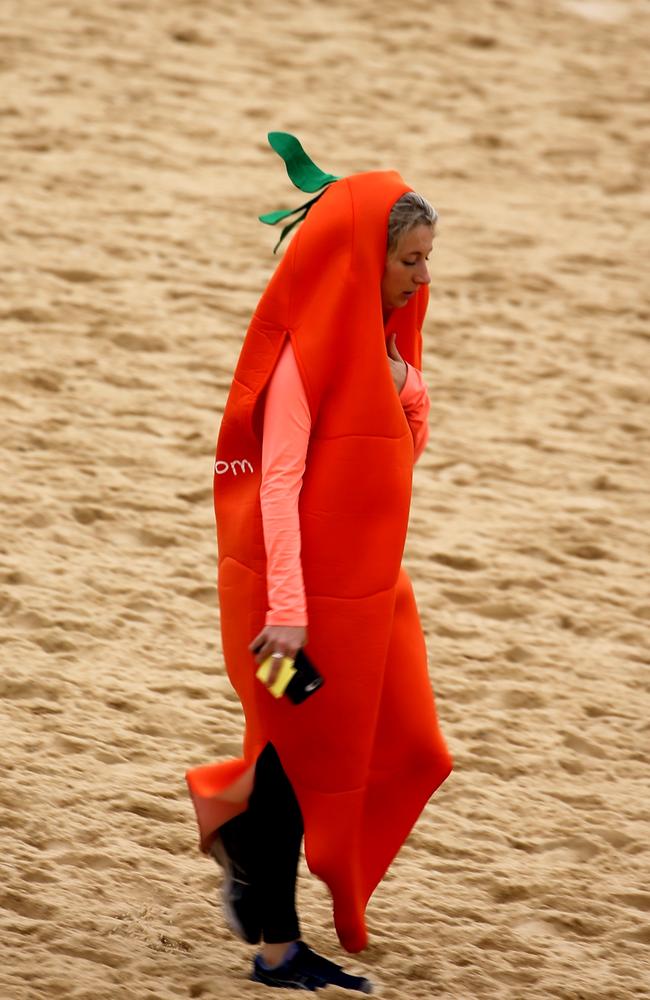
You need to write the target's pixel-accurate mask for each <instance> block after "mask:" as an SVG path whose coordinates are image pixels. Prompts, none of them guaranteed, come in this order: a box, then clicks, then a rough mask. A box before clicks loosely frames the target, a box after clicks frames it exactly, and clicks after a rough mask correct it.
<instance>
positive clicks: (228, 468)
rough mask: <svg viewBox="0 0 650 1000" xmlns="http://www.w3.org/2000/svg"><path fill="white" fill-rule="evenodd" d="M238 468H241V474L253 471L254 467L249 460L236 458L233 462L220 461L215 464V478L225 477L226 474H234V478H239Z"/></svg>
mask: <svg viewBox="0 0 650 1000" xmlns="http://www.w3.org/2000/svg"><path fill="white" fill-rule="evenodd" d="M237 467H239V471H240V472H252V471H253V466H252V465H251V463H250V462H249V461H248V459H247V458H234V459H233V460H232V461H231V462H224V461H223V460H219V459H218V460H217V461H216V462H215V463H214V474H215V476H223V475H225V473H226V472H232V474H233V476H237V475H238V472H237Z"/></svg>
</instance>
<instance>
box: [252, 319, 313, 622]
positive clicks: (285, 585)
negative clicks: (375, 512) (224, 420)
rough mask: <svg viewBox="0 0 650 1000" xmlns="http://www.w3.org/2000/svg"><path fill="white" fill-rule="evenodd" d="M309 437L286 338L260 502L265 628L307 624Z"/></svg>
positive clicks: (272, 385) (267, 426) (271, 402)
mask: <svg viewBox="0 0 650 1000" xmlns="http://www.w3.org/2000/svg"><path fill="white" fill-rule="evenodd" d="M310 432H311V414H310V412H309V405H308V403H307V396H306V395H305V390H304V386H303V384H302V379H301V377H300V372H299V371H298V365H297V364H296V358H295V355H294V353H293V348H292V346H291V340H290V339H289V338H287V340H286V342H285V345H284V347H283V349H282V352H281V354H280V358H279V360H278V363H277V365H276V366H275V368H274V370H273V374H272V375H271V378H270V380H269V384H268V390H267V394H266V400H265V403H264V428H263V436H262V484H261V486H260V503H261V507H262V524H263V531H264V547H265V549H266V560H267V564H266V586H267V591H268V599H269V609H268V611H267V613H266V618H265V622H264V624H265V625H295V626H298V625H302V626H306V625H307V602H306V599H305V588H304V583H303V576H302V564H301V562H300V519H299V516H298V498H299V496H300V490H301V487H302V477H303V474H304V471H305V459H306V456H307V448H308V445H309V435H310Z"/></svg>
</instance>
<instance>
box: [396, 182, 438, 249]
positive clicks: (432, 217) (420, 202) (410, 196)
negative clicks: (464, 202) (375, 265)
mask: <svg viewBox="0 0 650 1000" xmlns="http://www.w3.org/2000/svg"><path fill="white" fill-rule="evenodd" d="M437 219H438V213H437V212H436V210H435V208H434V207H433V205H430V204H429V202H428V201H427V200H426V198H423V197H422V195H421V194H417V192H415V191H407V192H406V194H403V195H402V197H401V198H398V200H397V201H396V202H395V204H394V205H393V207H392V208H391V210H390V215H389V216H388V245H387V252H388V253H393V251H394V250H395V249H396V248H397V244H398V243H399V240H400V237H401V236H403V235H404V233H407V232H408V231H409V230H410V229H413V228H414V227H415V226H431V227H432V228H433V226H435V224H436V222H437Z"/></svg>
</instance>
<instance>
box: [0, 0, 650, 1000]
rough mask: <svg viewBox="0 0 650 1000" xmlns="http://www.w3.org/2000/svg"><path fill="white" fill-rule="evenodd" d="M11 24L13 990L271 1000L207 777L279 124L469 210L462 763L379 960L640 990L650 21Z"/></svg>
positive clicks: (427, 464) (451, 673)
mask: <svg viewBox="0 0 650 1000" xmlns="http://www.w3.org/2000/svg"><path fill="white" fill-rule="evenodd" d="M1 8H2V18H1V27H0V70H1V83H0V129H1V154H2V155H1V157H0V197H1V199H2V227H1V229H0V265H1V266H0V282H1V285H2V291H1V297H0V319H1V343H2V365H1V370H0V406H1V412H0V421H1V428H2V429H1V432H0V444H1V448H0V456H1V458H0V463H1V464H0V473H1V478H0V492H1V496H2V538H1V540H0V602H1V604H0V607H1V611H2V618H1V626H0V648H1V657H2V671H1V673H0V685H1V692H2V743H1V753H2V766H3V781H2V786H1V790H0V810H1V822H0V831H1V832H0V836H1V846H0V869H1V872H2V879H1V887H0V907H1V911H0V998H1V1000H41V998H43V1000H44V998H48V1000H51V998H66V1000H68V998H70V1000H121V998H125V1000H145V998H147V1000H153V998H155V1000H172V998H178V997H202V998H206V1000H207V998H210V1000H235V998H237V1000H239V998H242V997H260V998H261V997H264V996H267V995H269V996H270V995H271V994H270V991H269V992H268V993H267V991H265V989H264V988H263V987H257V986H255V985H254V984H252V983H249V982H248V981H247V978H246V977H247V974H248V962H249V960H250V951H249V950H248V949H247V948H246V947H245V946H244V945H241V944H239V943H237V942H235V941H233V940H232V939H231V938H230V937H229V935H228V933H227V932H226V930H225V928H224V925H223V922H222V919H221V914H220V910H219V902H218V893H217V889H218V883H219V879H218V872H217V869H216V867H215V866H214V865H213V864H212V863H211V862H210V861H208V860H206V859H205V858H203V857H201V856H200V855H199V854H198V852H197V849H196V831H195V825H194V819H193V814H192V811H191V806H190V803H189V800H188V798H187V796H186V792H185V786H184V778H183V775H184V771H185V769H186V768H187V767H188V766H191V765H194V764H197V763H199V762H206V761H209V760H213V759H217V758H221V757H225V756H230V755H237V754H238V752H239V748H240V734H241V727H242V719H241V712H240V708H239V704H238V702H237V699H236V697H235V696H234V694H233V692H232V691H231V690H230V688H229V685H228V683H227V680H226V679H225V677H224V670H223V661H222V655H221V650H220V644H219V631H218V624H219V622H218V613H217V609H216V593H215V563H216V546H215V539H214V528H213V514H212V507H211V468H212V460H213V454H214V442H215V439H216V432H217V427H218V422H219V416H220V412H221V411H222V409H223V405H224V402H225V398H226V393H227V390H228V387H229V384H230V379H231V375H232V370H233V367H234V363H235V360H236V357H237V354H238V351H239V345H240V343H241V340H242V336H243V332H244V330H245V327H246V324H247V321H248V318H249V316H250V313H251V311H252V309H253V308H254V305H255V303H256V301H257V298H258V296H259V294H260V292H261V290H262V288H263V286H264V284H265V282H266V280H267V278H268V276H269V275H270V273H271V270H272V267H273V263H274V261H273V257H272V255H271V252H270V251H271V247H272V246H273V242H274V231H272V230H270V229H267V228H265V227H263V226H261V225H260V224H259V223H258V222H257V221H256V216H257V214H258V213H259V212H263V211H268V210H270V209H273V208H278V207H282V206H286V205H289V206H291V205H294V204H297V203H298V201H297V198H296V195H297V193H296V192H295V190H294V189H293V188H291V186H290V184H289V182H288V180H287V178H286V175H285V174H284V170H283V167H282V164H281V162H280V161H279V160H278V159H277V158H276V157H275V155H274V154H273V153H272V152H271V151H270V150H269V149H268V147H267V145H266V131H267V130H268V129H271V128H279V129H286V130H289V131H294V132H296V133H297V134H299V135H300V136H301V138H302V139H303V142H304V144H305V146H306V148H307V150H308V151H309V152H310V153H311V154H312V155H313V157H314V159H315V160H316V162H317V163H318V164H319V165H321V166H322V167H323V168H324V169H326V170H331V171H333V172H334V173H337V174H343V173H347V172H353V171H356V170H364V169H374V168H386V167H395V168H397V169H399V170H400V171H401V172H402V173H403V174H404V176H405V177H406V178H407V179H408V181H409V182H410V183H411V184H413V186H414V187H416V188H417V189H420V190H422V192H423V193H424V194H426V195H427V196H428V197H429V198H430V199H431V200H432V201H433V203H434V204H435V205H436V207H437V208H438V210H439V211H440V214H441V220H442V221H441V226H440V238H439V240H438V241H437V243H436V249H435V253H434V258H433V261H432V264H433V270H434V282H433V290H432V303H431V308H430V312H429V317H428V320H427V326H426V350H425V373H426V378H427V381H428V384H429V387H430V392H431V397H432V412H431V440H430V443H429V445H428V448H427V450H426V452H425V454H424V455H423V457H422V459H421V461H420V462H419V464H418V466H417V469H416V471H415V492H414V498H413V506H412V519H411V529H410V534H409V539H408V545H407V550H406V555H405V560H406V565H407V568H408V569H409V571H410V573H411V575H412V578H413V581H414V586H415V590H416V595H417V598H418V602H419V606H420V609H421V615H422V620H423V625H424V627H425V629H426V632H427V638H428V648H429V654H430V666H431V675H432V678H433V682H434V687H435V691H436V694H437V699H438V708H439V713H440V717H441V721H442V725H443V727H444V732H445V734H446V736H447V739H448V741H449V745H450V748H451V750H452V753H453V754H454V757H455V765H456V766H455V771H454V773H453V775H452V776H451V778H450V779H449V780H448V782H447V783H446V784H445V785H444V786H443V788H442V789H441V790H440V792H439V793H438V794H437V796H435V798H434V800H433V801H432V802H431V803H430V804H429V806H428V807H427V809H426V810H425V812H424V814H423V816H422V818H421V820H420V822H419V823H418V825H417V827H416V830H415V832H414V834H413V835H412V837H411V838H410V839H409V841H408V843H407V844H406V845H405V847H404V849H403V851H402V852H401V854H400V856H399V858H398V860H397V861H396V863H395V864H394V866H393V868H392V869H391V872H390V873H389V876H388V877H387V878H386V880H385V882H384V883H383V884H382V885H381V887H380V888H379V890H378V891H377V893H376V895H375V897H374V898H373V900H372V901H371V904H370V907H369V911H368V917H369V925H370V929H371V941H372V943H371V946H370V948H369V949H368V950H367V952H365V953H364V954H363V955H360V956H356V957H355V958H354V959H351V960H350V962H349V964H350V966H351V968H353V969H364V970H367V971H368V972H369V973H370V974H371V975H373V976H374V977H375V978H376V979H377V981H379V982H381V983H382V985H383V995H384V996H385V997H387V998H391V1000H398V998H400V1000H401V998H409V1000H425V998H434V997H435V998H437V997H440V998H444V1000H473V998H486V1000H488V998H489V1000H497V998H498V1000H502V998H503V1000H506V998H507V1000H523V998H526V1000H549V998H562V1000H628V998H641V997H645V998H648V997H650V985H649V982H650V978H649V977H648V967H649V964H650V963H649V962H648V958H649V956H650V865H649V859H650V802H649V796H648V764H649V762H650V724H649V721H648V720H649V718H650V697H649V692H650V679H649V676H648V667H649V664H650V583H649V577H650V573H649V555H650V544H649V543H650V530H649V521H648V515H649V513H650V499H649V490H648V487H649V485H650V433H649V428H650V384H649V381H648V370H649V361H650V334H649V324H648V319H649V315H650V304H649V302H648V298H647V291H648V289H647V268H648V257H649V255H650V245H649V244H650V237H649V229H648V222H649V215H650V196H649V193H648V190H649V189H648V174H647V164H648V153H649V150H650V128H649V125H650V104H649V99H650V82H649V81H650V74H649V72H648V70H649V69H650V66H649V63H648V45H649V42H650V28H649V25H648V13H649V8H648V3H647V2H643V0H638V2H633V0H627V2H624V0H619V2H614V0H611V2H602V3H596V2H594V3H587V2H573V3H560V2H555V0H549V2H547V3H536V2H534V0H521V2H517V0H485V2H476V3H470V2H469V0H454V2H451V0H447V2H439V3H425V2H424V0H413V2H411V3H410V4H403V3H397V2H395V0H380V2H375V3H370V2H369V0H357V2H346V3H343V2H341V0H328V2H327V3H325V2H323V3H318V2H316V0H276V2H272V3H271V2H268V3H265V2H262V0H250V2H246V0H239V2H234V0H223V2H214V3H213V2H209V0H178V2H172V0H118V2H106V0H101V2H100V0H47V2H46V0H20V2H18V0H3V2H2V5H1ZM644 279H645V280H644ZM644 296H645V297H644ZM300 899H301V907H302V913H303V919H304V929H305V936H306V938H307V939H308V940H309V942H310V943H311V944H313V945H314V946H315V947H317V948H319V949H321V950H323V951H324V952H325V953H327V954H329V955H331V956H332V957H334V958H335V959H336V958H339V959H345V957H346V956H344V955H343V954H342V952H341V951H340V949H339V948H338V946H337V942H336V939H335V935H334V932H333V928H332V922H331V917H330V910H329V903H328V898H327V894H326V892H325V890H324V888H323V887H322V886H321V885H320V883H317V882H316V881H315V880H314V879H312V878H310V877H309V875H308V873H307V872H306V871H305V870H304V869H303V870H302V871H301V878H300ZM273 995H275V994H273ZM324 995H327V996H329V995H331V996H332V997H334V996H337V995H338V994H337V991H336V990H331V991H330V992H328V993H326V994H324Z"/></svg>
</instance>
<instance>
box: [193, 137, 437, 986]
mask: <svg viewBox="0 0 650 1000" xmlns="http://www.w3.org/2000/svg"><path fill="white" fill-rule="evenodd" d="M269 140H270V142H271V145H272V146H273V148H274V149H276V150H277V151H278V152H279V153H280V155H282V157H283V158H284V160H285V163H286V165H287V170H288V173H289V176H290V177H291V179H292V180H293V182H294V183H295V184H296V185H297V186H298V187H300V188H301V189H302V190H304V191H308V192H309V193H310V194H314V193H315V192H320V193H319V194H316V195H315V197H312V198H311V199H310V200H309V201H308V202H307V204H306V205H303V206H301V208H300V209H298V210H296V212H274V213H270V214H269V215H267V216H262V217H261V218H262V220H263V221H266V222H270V223H275V222H278V221H286V220H287V219H291V216H294V218H293V220H292V221H289V222H287V224H286V225H285V229H284V231H283V234H282V236H284V235H285V234H286V232H288V231H289V230H290V229H291V228H293V226H294V225H296V224H297V223H298V222H300V223H302V224H301V225H300V228H299V229H298V231H297V233H296V234H295V236H294V238H293V239H292V241H291V243H290V245H289V247H288V250H287V251H286V253H285V254H284V256H283V258H282V260H281V261H280V263H279V265H278V267H277V269H276V271H275V273H274V275H273V277H272V278H271V281H270V282H269V284H268V286H267V288H266V290H265V292H264V294H263V295H262V298H261V300H260V302H259V303H258V306H257V309H256V310H255V313H254V316H253V319H252V321H251V324H250V327H249V329H248V332H247V334H246V337H245V339H244V343H243V346H242V349H241V353H240V356H239V360H238V363H237V367H236V370H235V374H234V378H233V383H232V387H231V390H230V394H229V396H228V400H227V403H226V408H225V411H224V415H223V419H222V422H221V427H220V431H219V439H218V443H217V453H216V461H215V475H214V501H215V512H216V520H217V537H218V548H219V602H220V609H221V632H222V643H223V651H224V658H225V662H226V667H227V670H228V675H229V677H230V680H231V682H232V684H233V686H234V687H235V689H236V691H237V693H238V695H239V697H240V699H241V703H242V706H243V709H244V713H245V718H246V728H245V736H244V752H243V757H242V759H240V760H231V761H225V762H221V763H217V764H209V765H205V766H201V767H197V768H194V769H192V770H190V771H189V772H188V774H187V780H188V785H189V789H190V793H191V796H192V799H193V802H194V805H195V808H196V813H197V818H198V823H199V830H200V836H201V847H202V849H203V851H205V852H206V853H207V852H211V853H212V854H213V856H214V857H215V858H216V859H217V860H218V861H219V863H220V864H221V865H222V866H223V867H224V884H223V896H224V905H225V910H226V916H227V919H228V922H229V925H230V926H231V928H232V929H233V930H234V931H235V932H236V933H237V934H238V935H239V936H240V937H242V938H243V939H244V940H246V941H249V942H250V943H253V944H256V943H257V942H259V941H260V940H262V941H263V945H262V950H261V952H260V953H259V954H258V955H257V956H256V958H255V960H254V965H253V974H252V978H253V979H255V980H257V981H260V982H264V983H266V984H267V985H271V986H278V987H286V988H292V989H307V990H316V989H318V988H319V986H323V985H325V984H326V983H330V982H332V983H337V984H338V985H341V986H344V987H347V988H350V989H356V990H359V991H361V992H365V993H369V992H371V991H372V987H371V985H370V982H369V980H367V979H364V978H360V977H354V976H348V975H347V974H346V973H344V972H343V970H342V969H340V968H339V967H338V966H336V965H334V964H333V963H331V962H328V961H327V960H326V959H323V958H321V957H320V956H318V955H316V954H315V953H314V952H313V951H312V950H311V949H309V948H308V947H307V945H306V944H305V943H304V942H303V941H302V940H301V937H300V927H299V923H298V918H297V914H296V911H295V880H296V871H297V865H298V857H299V852H300V844H301V840H302V836H303V831H304V841H305V858H306V861H307V864H308V866H309V868H310V870H311V871H312V872H313V873H314V874H316V875H318V876H319V877H320V878H321V879H323V881H324V882H325V883H326V884H327V886H328V887H329V890H330V892H331V895H332V902H333V909H334V921H335V926H336V931H337V934H338V937H339V940H340V941H341V944H342V945H343V947H344V948H345V949H346V950H347V951H350V952H356V951H360V950H361V949H363V948H364V947H365V946H366V944H367V932H366V927H365V921H364V913H365V909H366V905H367V903H368V900H369V898H370V896H371V894H372V892H373V891H374V889H375V888H376V886H377V885H378V883H379V881H380V880H381V878H382V877H383V875H384V873H385V872H386V869H387V868H388V866H389V865H390V863H391V861H392V860H393V858H394V857H395V855H396V853H397V851H398V850H399V848H400V846H401V845H402V843H403V842H404V840H405V838H406V837H407V835H408V833H409V831H410V830H411V828H412V827H413V824H414V823H415V821H416V820H417V818H418V816H419V815H420V813H421V811H422V809H423V807H424V805H425V804H426V802H427V801H428V799H429V798H430V796H431V795H432V794H433V792H434V791H435V790H436V788H438V786H439V785H440V784H441V783H442V782H443V781H444V780H445V778H446V777H447V776H448V774H449V773H450V771H451V766H452V763H451V758H450V755H449V752H448V750H447V747H446V745H445V742H444V739H443V737H442V735H441V733H440V730H439V728H438V722H437V718H436V710H435V703H434V696H433V692H432V690H431V685H430V682H429V676H428V664H427V653H426V647H425V641H424V636H423V633H422V628H421V625H420V620H419V616H418V612H417V607H416V604H415V599H414V596H413V589H412V586H411V583H410V580H409V578H408V576H407V574H406V572H405V570H404V569H403V568H402V566H401V560H402V554H403V550H404V543H405V538H406V531H407V527H408V517H409V508H410V500H411V485H412V473H413V464H414V462H415V461H416V459H417V458H418V457H419V454H420V452H421V451H422V448H423V447H424V444H425V443H426V437H427V413H428V405H429V404H428V397H427V393H426V387H425V385H424V382H423V381H422V376H421V372H420V369H421V364H422V336H421V327H422V322H423V319H424V314H425V311H426V307H427V303H428V285H429V281H430V278H429V273H428V269H427V263H426V261H427V259H428V256H429V253H430V251H431V245H432V240H433V238H434V235H435V223H436V218H437V217H436V213H435V211H434V210H433V209H432V208H431V206H430V205H429V204H428V202H426V201H425V200H424V199H423V198H421V197H420V196H419V195H416V194H415V193H414V192H412V191H411V189H410V188H409V187H408V185H407V184H405V182H404V181H403V180H402V178H401V177H400V175H399V174H397V173H395V172H393V171H377V172H371V173H362V174H354V175H351V176H349V177H346V178H343V179H339V178H336V177H334V176H332V175H331V174H324V173H323V172H322V171H320V170H319V169H318V167H316V166H315V164H313V163H312V162H311V160H309V158H308V157H307V156H306V154H305V153H304V151H303V150H302V147H301V146H300V144H299V143H298V141H297V140H296V139H295V138H294V137H293V136H289V135H287V134H286V133H278V132H274V133H270V135H269ZM281 239H282V237H281ZM276 249H277V247H276ZM299 650H302V651H303V652H304V653H305V654H307V656H308V657H309V659H310V660H311V661H312V662H313V664H315V665H316V667H317V668H318V670H319V671H320V673H321V674H322V675H323V677H324V680H325V683H324V685H323V687H322V688H321V689H319V690H318V691H316V693H315V694H313V696H312V697H309V698H308V699H307V700H306V701H305V702H304V703H302V704H300V705H295V704H292V703H291V702H290V701H289V700H288V699H287V698H286V697H281V698H276V697H274V696H273V694H272V693H271V691H270V690H269V688H270V687H271V686H273V682H274V680H275V679H276V676H277V673H278V669H279V666H280V663H281V661H282V658H283V657H285V656H288V657H290V658H294V657H295V656H296V654H297V653H298V651H299ZM268 658H271V663H272V670H271V674H270V676H268V677H267V678H266V684H264V683H262V682H261V681H260V680H259V679H257V678H256V672H257V669H258V665H259V664H262V663H265V662H266V661H267V659H268Z"/></svg>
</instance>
